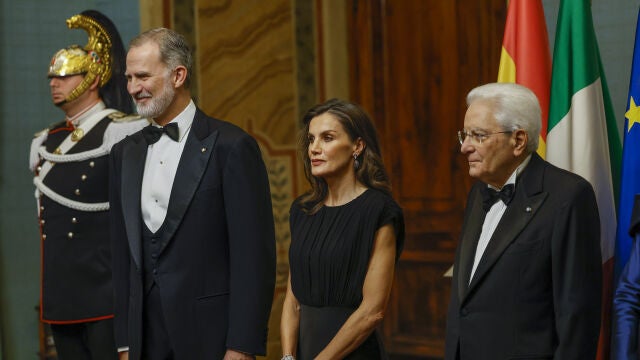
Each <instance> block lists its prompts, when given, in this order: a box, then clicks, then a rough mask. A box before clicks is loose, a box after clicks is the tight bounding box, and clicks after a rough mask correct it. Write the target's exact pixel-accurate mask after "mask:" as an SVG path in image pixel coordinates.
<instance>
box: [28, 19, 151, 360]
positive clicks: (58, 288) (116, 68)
mask: <svg viewBox="0 0 640 360" xmlns="http://www.w3.org/2000/svg"><path fill="white" fill-rule="evenodd" d="M67 26H68V27H69V28H82V29H84V30H86V31H87V33H88V35H89V41H88V43H87V45H85V46H84V47H80V46H77V45H73V46H69V47H67V48H64V49H61V50H59V51H58V52H57V53H56V54H55V55H54V56H53V58H52V59H51V64H50V67H49V73H48V77H49V79H50V83H49V85H50V90H51V96H52V100H53V103H54V104H55V105H56V106H58V107H59V108H60V109H61V110H63V111H64V113H65V116H66V119H65V120H64V121H61V122H59V123H57V124H54V125H52V126H50V127H49V128H48V129H45V130H43V131H42V132H40V133H38V134H36V137H35V139H34V140H33V142H32V145H31V156H30V166H31V169H32V171H33V172H34V174H35V176H34V179H33V182H34V184H35V186H36V191H35V194H36V199H37V203H38V215H39V225H40V238H41V250H42V286H41V299H40V315H41V320H42V321H43V322H45V323H48V324H51V329H52V333H53V337H54V340H55V343H56V349H57V352H58V358H59V359H62V360H64V359H94V360H95V359H115V358H116V357H117V350H116V347H115V342H114V335H113V316H114V315H113V287H112V280H111V278H112V275H111V250H110V243H109V216H108V210H109V202H108V201H109V200H108V199H109V191H108V181H109V180H108V179H109V176H108V173H109V165H108V154H109V152H110V150H111V147H112V146H113V145H114V144H115V143H117V142H118V141H120V140H122V139H123V138H124V137H125V136H127V135H128V134H131V133H134V132H136V131H138V130H140V129H141V128H143V127H144V126H146V125H148V122H147V121H146V120H143V119H140V118H139V117H138V116H132V115H129V114H130V113H131V112H132V111H133V103H132V99H131V97H130V96H129V94H128V93H127V91H126V79H125V77H124V75H123V74H124V70H125V69H124V67H125V62H124V60H125V49H124V46H123V44H122V40H121V39H120V35H119V34H118V32H117V30H116V28H115V26H114V25H113V23H112V22H111V21H110V20H109V19H108V18H107V17H106V16H104V15H103V14H101V13H100V12H97V11H94V10H88V11H85V12H82V13H81V14H78V15H75V16H72V17H71V18H69V19H68V20H67Z"/></svg>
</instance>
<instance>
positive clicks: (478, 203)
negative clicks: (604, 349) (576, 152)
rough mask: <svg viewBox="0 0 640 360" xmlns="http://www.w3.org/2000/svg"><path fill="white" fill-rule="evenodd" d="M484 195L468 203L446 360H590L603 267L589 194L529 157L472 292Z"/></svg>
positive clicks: (477, 187) (582, 184) (476, 192)
mask: <svg viewBox="0 0 640 360" xmlns="http://www.w3.org/2000/svg"><path fill="white" fill-rule="evenodd" d="M486 186H487V185H486V184H485V183H482V182H478V183H476V184H474V186H473V187H472V189H471V192H470V193H469V197H468V199H467V208H466V210H465V215H464V224H463V228H462V234H461V238H460V244H459V246H458V250H457V253H456V259H455V265H454V272H453V285H452V288H451V302H450V304H449V312H448V319H447V331H446V345H445V359H446V360H454V359H462V360H467V359H473V360H501V359H557V360H573V359H575V360H578V359H579V360H589V359H594V358H595V353H596V348H597V344H598V335H599V330H600V304H601V289H602V284H601V281H602V265H601V256H600V222H599V216H598V209H597V205H596V199H595V195H594V192H593V189H592V187H591V185H590V184H589V183H588V182H587V181H586V180H584V179H583V178H581V177H579V176H577V175H575V174H572V173H569V172H567V171H564V170H562V169H559V168H557V167H555V166H553V165H551V164H549V163H547V162H545V161H544V160H542V159H541V158H540V157H539V156H538V155H537V154H535V153H534V154H533V155H532V158H531V161H530V162H529V164H528V165H527V167H526V168H525V169H524V171H523V172H522V174H520V176H519V177H518V179H517V182H516V190H515V196H514V198H513V200H512V201H511V203H510V204H509V206H508V207H507V209H506V211H505V213H504V215H503V217H502V218H501V220H500V222H499V224H498V227H497V228H496V230H495V232H494V234H493V236H492V238H491V240H490V242H489V245H488V246H487V248H486V250H485V252H484V254H483V256H482V258H481V260H480V263H479V264H478V267H477V269H476V272H475V274H474V277H473V279H472V281H471V283H469V278H470V273H471V268H472V266H473V260H474V256H475V252H476V246H477V243H478V238H479V236H480V232H481V231H482V224H483V222H484V217H485V212H484V210H483V209H482V195H481V191H482V189H483V188H484V187H486Z"/></svg>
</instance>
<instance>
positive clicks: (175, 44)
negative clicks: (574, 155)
mask: <svg viewBox="0 0 640 360" xmlns="http://www.w3.org/2000/svg"><path fill="white" fill-rule="evenodd" d="M147 42H154V43H156V44H158V48H159V49H160V61H162V62H163V63H165V64H166V65H167V66H168V67H169V68H170V69H171V70H173V69H175V68H176V67H178V66H184V67H185V68H187V78H186V79H185V86H186V87H189V85H190V84H191V69H192V68H193V56H192V54H191V48H190V47H189V44H188V43H187V40H186V39H185V38H184V36H182V35H181V34H180V33H178V32H176V31H174V30H171V29H167V28H163V27H160V28H155V29H151V30H147V31H145V32H143V33H142V34H140V35H138V36H136V37H135V38H133V39H132V40H131V42H129V49H131V48H132V47H136V46H141V45H143V44H146V43H147Z"/></svg>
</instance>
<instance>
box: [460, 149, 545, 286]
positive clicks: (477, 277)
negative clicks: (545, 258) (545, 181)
mask: <svg viewBox="0 0 640 360" xmlns="http://www.w3.org/2000/svg"><path fill="white" fill-rule="evenodd" d="M543 164H544V161H543V160H542V159H540V158H539V157H537V154H534V155H533V158H532V159H531V161H530V163H529V165H528V166H527V169H525V173H523V175H522V177H523V178H522V179H521V180H519V183H518V184H517V185H516V193H515V197H514V199H513V201H512V202H511V204H509V207H507V210H506V211H505V213H504V215H503V216H502V219H500V222H499V223H498V227H497V228H496V230H495V231H494V233H493V236H492V237H491V240H489V245H487V249H486V250H485V252H484V254H483V255H482V258H481V259H480V263H478V268H477V269H476V272H475V274H474V276H473V281H471V284H469V292H471V291H473V289H474V287H476V286H477V285H478V283H479V282H480V281H482V278H483V277H484V276H485V275H486V274H487V272H488V271H489V269H490V268H491V267H492V266H493V264H495V262H496V261H497V260H498V259H499V258H500V256H501V255H502V253H503V252H504V250H505V249H506V248H507V247H508V246H509V244H511V242H513V241H514V240H515V239H516V238H517V237H518V235H519V234H520V232H522V230H523V229H524V228H525V227H526V226H527V224H528V223H529V221H531V219H532V218H533V217H534V216H535V215H536V213H537V212H538V211H539V210H540V208H541V207H542V203H543V202H544V200H545V199H546V197H547V194H548V193H547V192H543V191H542V177H543V173H544V169H543Z"/></svg>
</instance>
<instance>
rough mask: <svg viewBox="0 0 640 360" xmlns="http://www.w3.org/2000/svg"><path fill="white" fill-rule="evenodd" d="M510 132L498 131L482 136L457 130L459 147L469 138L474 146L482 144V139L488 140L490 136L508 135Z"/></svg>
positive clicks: (473, 132)
mask: <svg viewBox="0 0 640 360" xmlns="http://www.w3.org/2000/svg"><path fill="white" fill-rule="evenodd" d="M512 132H513V130H508V131H498V132H494V133H489V134H482V133H477V132H475V131H467V130H459V131H458V141H460V145H462V143H464V141H465V140H466V139H467V138H471V141H472V142H473V143H474V144H482V141H483V140H484V139H486V138H488V137H489V136H491V135H496V134H510V133H512Z"/></svg>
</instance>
